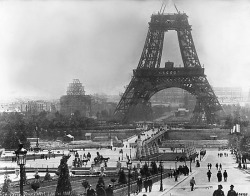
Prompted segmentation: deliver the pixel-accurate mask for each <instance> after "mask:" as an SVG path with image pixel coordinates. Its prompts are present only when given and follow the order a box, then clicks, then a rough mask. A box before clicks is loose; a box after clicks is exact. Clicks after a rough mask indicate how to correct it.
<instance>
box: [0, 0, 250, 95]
mask: <svg viewBox="0 0 250 196" xmlns="http://www.w3.org/2000/svg"><path fill="white" fill-rule="evenodd" d="M165 2H166V4H167V7H166V10H165V12H174V11H175V9H174V7H173V3H172V2H171V1H165ZM173 2H174V3H175V4H176V5H177V7H178V9H179V10H180V11H181V12H185V13H187V15H188V16H189V23H190V24H191V25H192V36H193V40H194V43H195V47H196V50H197V53H198V56H199V59H200V62H201V64H204V66H205V74H206V75H207V78H208V81H209V83H210V84H211V85H213V86H231V87H242V88H244V89H248V87H249V86H250V11H249V10H250V1H248V0H241V1H237V0H209V1H207V0H176V1H174V0H173ZM161 3H162V1H160V0H151V1H143V0H140V1H139V0H138V1H132V0H130V1H125V0H113V1H107V0H100V1H84V0H82V1H81V0H75V1H74V0H61V1H59V0H57V1H53V0H52V1H0V68H1V70H0V92H1V99H6V98H11V97H12V98H13V97H44V98H45V97H47V98H60V96H61V95H64V94H66V90H67V86H68V83H70V82H72V80H73V79H76V78H77V79H80V81H81V82H82V83H83V85H84V86H85V90H86V93H87V94H93V93H105V94H114V95H115V94H119V93H120V92H124V86H126V85H128V83H129V81H130V80H131V76H132V70H133V69H135V68H136V67H137V65H138V62H139V59H140V56H141V52H142V49H143V46H144V43H145V39H146V34H147V31H148V22H149V21H150V16H151V14H153V13H156V12H158V11H159V9H160V7H161ZM167 60H171V61H174V62H175V64H178V65H179V64H183V63H182V61H181V58H180V51H179V48H178V42H177V36H176V32H167V33H166V34H165V42H164V50H163V57H162V64H163V63H164V62H165V61H167Z"/></svg>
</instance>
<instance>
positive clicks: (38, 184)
mask: <svg viewBox="0 0 250 196" xmlns="http://www.w3.org/2000/svg"><path fill="white" fill-rule="evenodd" d="M31 188H32V189H33V190H34V191H35V192H36V191H37V189H39V188H40V183H39V182H38V181H34V182H32V183H31Z"/></svg>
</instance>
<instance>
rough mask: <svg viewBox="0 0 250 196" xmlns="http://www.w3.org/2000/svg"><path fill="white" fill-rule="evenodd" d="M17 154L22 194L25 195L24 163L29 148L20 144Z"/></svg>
mask: <svg viewBox="0 0 250 196" xmlns="http://www.w3.org/2000/svg"><path fill="white" fill-rule="evenodd" d="M15 154H16V158H17V164H18V165H19V166H20V195H21V196H23V183H24V165H25V164H26V154H27V150H26V149H24V148H23V144H19V146H18V149H17V150H16V151H15Z"/></svg>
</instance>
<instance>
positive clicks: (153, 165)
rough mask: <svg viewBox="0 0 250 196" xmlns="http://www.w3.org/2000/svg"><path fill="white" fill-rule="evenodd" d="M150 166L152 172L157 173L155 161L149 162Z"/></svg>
mask: <svg viewBox="0 0 250 196" xmlns="http://www.w3.org/2000/svg"><path fill="white" fill-rule="evenodd" d="M151 168H152V170H151V173H152V174H157V173H158V168H157V165H156V163H155V161H152V162H151Z"/></svg>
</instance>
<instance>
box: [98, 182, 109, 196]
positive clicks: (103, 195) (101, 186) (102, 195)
mask: <svg viewBox="0 0 250 196" xmlns="http://www.w3.org/2000/svg"><path fill="white" fill-rule="evenodd" d="M96 195H97V196H107V195H106V191H105V187H104V184H97V185H96Z"/></svg>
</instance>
